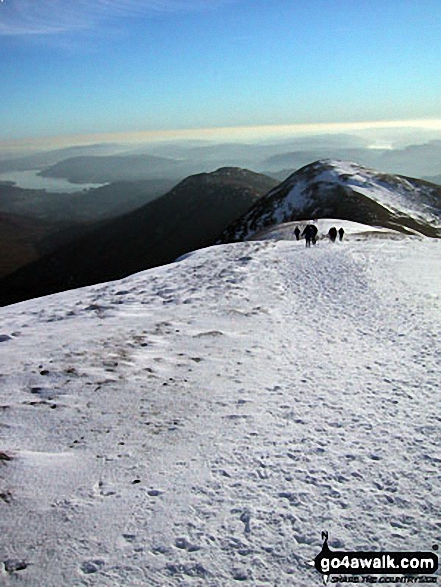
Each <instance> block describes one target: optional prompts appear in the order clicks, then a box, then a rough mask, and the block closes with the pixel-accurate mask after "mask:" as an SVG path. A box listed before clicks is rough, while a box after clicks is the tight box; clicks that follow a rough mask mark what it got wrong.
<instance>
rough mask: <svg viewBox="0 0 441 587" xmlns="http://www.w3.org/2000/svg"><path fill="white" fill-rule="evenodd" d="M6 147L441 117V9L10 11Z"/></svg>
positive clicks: (368, 2)
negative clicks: (25, 141)
mask: <svg viewBox="0 0 441 587" xmlns="http://www.w3.org/2000/svg"><path fill="white" fill-rule="evenodd" d="M0 55H1V60H0V79H1V84H0V121H1V125H0V129H1V130H0V140H10V139H18V138H22V137H45V136H57V135H81V134H92V133H107V132H109V133H124V132H131V131H159V130H169V131H170V130H173V129H202V128H210V127H235V126H261V125H289V124H318V123H351V122H360V121H389V120H407V119H441V2H440V1H439V0H363V1H361V0H253V1H251V0H119V1H118V0H75V1H73V0H3V1H2V2H0Z"/></svg>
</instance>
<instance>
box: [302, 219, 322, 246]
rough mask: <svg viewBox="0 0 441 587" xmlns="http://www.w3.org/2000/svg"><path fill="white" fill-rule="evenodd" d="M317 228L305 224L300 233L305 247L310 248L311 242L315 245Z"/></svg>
mask: <svg viewBox="0 0 441 587" xmlns="http://www.w3.org/2000/svg"><path fill="white" fill-rule="evenodd" d="M317 232H318V230H317V227H316V226H314V225H313V224H307V225H306V226H305V228H304V230H303V232H302V236H304V237H305V241H306V246H307V247H310V246H311V242H312V244H313V245H315V243H316V237H317Z"/></svg>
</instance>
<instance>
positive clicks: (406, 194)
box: [221, 159, 441, 242]
mask: <svg viewBox="0 0 441 587" xmlns="http://www.w3.org/2000/svg"><path fill="white" fill-rule="evenodd" d="M306 218H341V219H345V220H352V221H354V222H359V223H362V224H368V225H373V226H382V227H385V228H390V229H394V230H399V231H401V232H404V233H410V234H413V233H417V234H424V235H426V236H431V237H440V236H441V188H440V187H439V186H436V185H434V184H430V183H428V182H425V181H422V180H417V179H412V178H404V177H400V176H395V175H385V174H381V173H378V172H376V171H374V170H371V169H368V168H366V167H362V166H361V165H357V164H355V163H348V162H344V161H333V160H328V159H327V160H323V161H317V162H315V163H311V164H309V165H307V166H305V167H303V168H302V169H300V170H299V171H297V172H295V173H293V174H292V175H291V176H290V177H288V178H287V179H286V180H285V181H284V182H282V183H281V184H280V185H279V186H277V187H276V188H274V189H273V190H272V191H271V192H269V193H268V194H267V195H266V196H265V197H264V198H262V199H261V200H259V202H257V203H256V204H255V206H254V207H253V208H252V209H251V210H249V211H248V212H247V213H246V214H245V215H244V216H243V218H240V219H239V220H238V221H236V223H234V224H233V225H232V226H231V227H229V228H228V229H227V230H226V231H225V232H224V234H223V235H222V238H221V241H222V242H234V241H238V240H244V239H246V238H249V237H250V236H251V235H252V234H254V233H256V232H259V231H261V230H263V229H265V228H268V227H270V226H272V225H276V224H279V223H281V222H290V221H295V220H303V219H306Z"/></svg>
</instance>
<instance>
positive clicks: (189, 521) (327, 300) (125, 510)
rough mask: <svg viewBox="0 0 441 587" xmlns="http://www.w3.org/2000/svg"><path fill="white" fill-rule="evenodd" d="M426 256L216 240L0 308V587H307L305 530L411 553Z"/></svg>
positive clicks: (428, 396)
mask: <svg viewBox="0 0 441 587" xmlns="http://www.w3.org/2000/svg"><path fill="white" fill-rule="evenodd" d="M343 222H344V221H343ZM345 226H346V225H345ZM346 228H347V229H348V233H349V232H350V231H349V227H348V226H346ZM362 232H363V233H366V228H365V227H362ZM440 262H441V242H440V241H439V240H437V239H427V238H414V237H402V238H400V240H388V239H382V240H376V239H370V238H369V235H366V234H365V238H364V239H363V240H361V241H358V240H356V233H355V232H354V233H353V237H352V236H350V237H349V238H348V240H347V241H344V242H343V243H336V244H334V245H332V244H331V243H328V242H326V241H324V242H320V243H319V244H318V245H317V246H316V247H315V248H312V249H308V250H305V247H304V245H303V243H301V242H299V243H295V242H294V243H293V242H287V241H280V242H275V241H273V240H270V241H266V242H247V243H236V244H232V245H223V246H217V247H212V248H209V249H206V250H202V251H198V252H197V253H194V254H191V255H188V256H187V257H186V258H185V259H184V260H181V261H180V262H178V263H173V264H171V265H168V266H165V267H159V268H156V269H152V270H150V271H145V272H141V273H139V274H137V275H134V276H131V277H128V278H126V279H124V280H123V281H117V282H113V283H103V284H100V285H96V286H93V287H90V288H85V289H79V290H74V291H71V292H66V293H63V294H57V295H54V296H50V297H46V298H42V299H39V300H32V301H28V302H25V303H23V304H19V305H17V306H11V307H9V308H2V309H1V310H0V323H1V330H0V345H1V349H2V353H1V354H0V373H1V382H2V385H1V387H0V430H1V444H0V451H1V453H0V454H1V455H2V457H1V459H2V460H1V461H0V510H1V518H0V520H1V521H0V531H1V535H2V540H1V541H0V562H1V563H2V564H0V568H1V570H0V573H1V576H2V578H3V579H4V581H5V582H6V583H5V584H11V585H12V584H17V585H18V584H20V585H26V586H29V587H31V586H37V585H38V586H43V585H44V587H60V586H61V585H62V586H63V587H77V586H78V585H90V586H92V585H94V586H99V587H115V586H123V585H124V587H141V586H143V587H144V586H149V587H150V586H151V587H177V586H184V585H185V586H186V587H201V586H203V585H210V586H213V587H232V586H233V585H237V584H244V585H250V586H253V587H254V586H258V585H259V586H260V585H262V586H263V585H265V586H271V587H292V586H293V585H295V586H296V587H311V586H314V585H317V586H318V585H320V584H322V579H321V577H320V576H319V575H318V573H317V572H316V571H315V569H313V568H312V567H310V566H309V565H308V561H311V560H312V559H313V558H314V557H315V556H316V555H317V554H318V553H319V551H320V549H321V546H322V540H321V532H322V530H328V531H329V539H330V542H329V544H330V546H331V547H332V548H334V549H342V550H347V551H357V550H361V551H377V552H378V551H386V550H387V551H411V552H412V551H430V550H431V548H432V545H433V544H439V543H440V541H441V529H440V525H439V521H438V520H439V516H438V514H439V504H440V501H441V484H440V483H439V475H440V468H439V446H440V443H441V436H440V430H441V427H440V415H439V411H438V410H437V409H435V406H437V405H438V404H439V402H440V385H439V384H440V381H439V358H440V356H441V346H440V337H439V332H440V329H441V312H440V309H441V307H440V304H441V297H440V292H441V281H440V273H439V266H440ZM387 578H391V579H394V577H387Z"/></svg>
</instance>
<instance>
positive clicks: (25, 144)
mask: <svg viewBox="0 0 441 587" xmlns="http://www.w3.org/2000/svg"><path fill="white" fill-rule="evenodd" d="M387 128H390V129H393V128H418V129H427V130H440V131H441V118H435V119H409V120H376V121H360V122H326V123H297V124H277V125H276V124H274V125H272V124H265V125H248V126H245V125H241V126H223V127H206V128H185V129H163V130H141V131H119V132H99V133H81V134H80V133H75V134H68V135H56V136H41V137H32V136H31V137H20V138H13V139H3V140H0V149H1V150H7V149H10V150H15V149H17V150H24V149H26V148H28V149H44V148H45V147H46V148H51V146H52V148H54V147H55V148H56V147H57V146H58V148H62V147H63V146H74V145H87V144H102V143H115V142H116V143H149V142H152V143H154V142H162V141H170V140H204V139H205V140H220V139H225V138H228V139H229V140H240V139H242V140H243V139H249V140H250V139H254V140H256V139H259V138H266V139H270V138H277V137H279V138H282V137H283V136H288V135H298V136H301V135H314V134H318V133H324V134H328V133H329V134H333V133H336V132H342V131H357V130H359V131H363V130H375V129H378V130H381V129H387Z"/></svg>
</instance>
